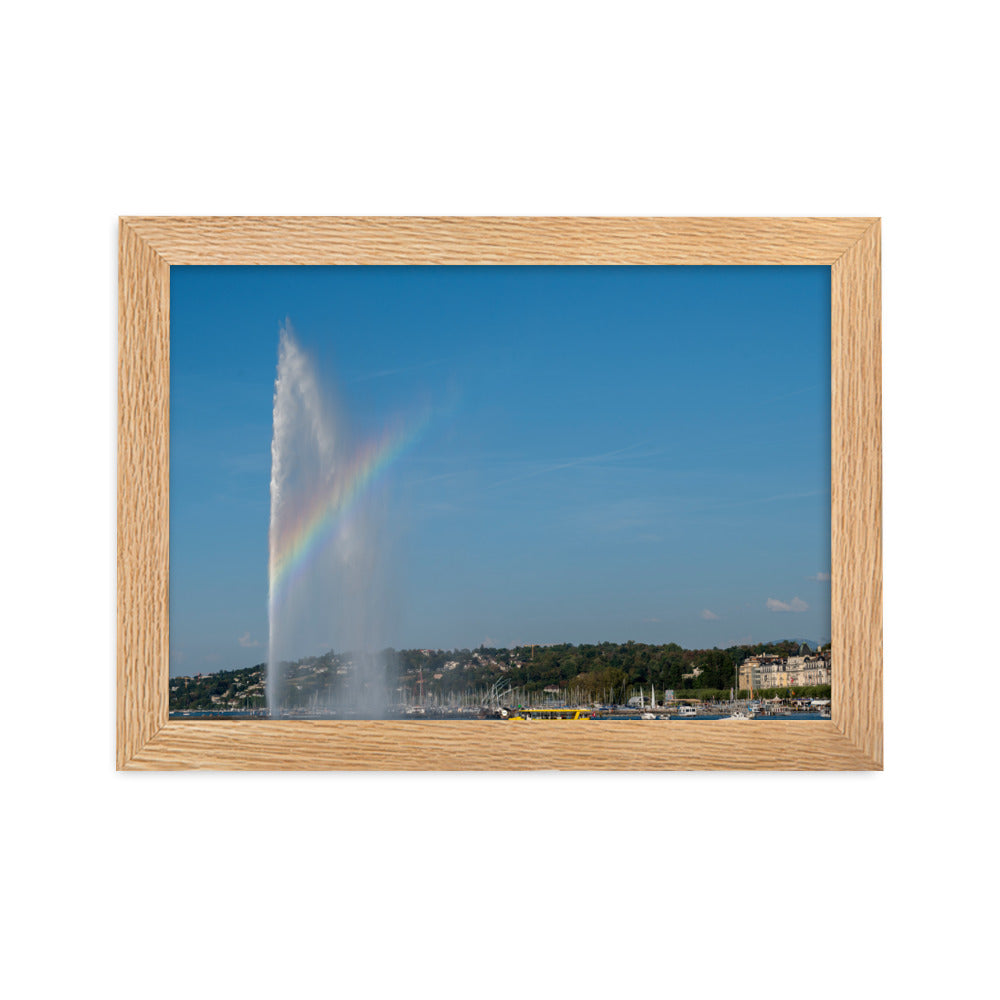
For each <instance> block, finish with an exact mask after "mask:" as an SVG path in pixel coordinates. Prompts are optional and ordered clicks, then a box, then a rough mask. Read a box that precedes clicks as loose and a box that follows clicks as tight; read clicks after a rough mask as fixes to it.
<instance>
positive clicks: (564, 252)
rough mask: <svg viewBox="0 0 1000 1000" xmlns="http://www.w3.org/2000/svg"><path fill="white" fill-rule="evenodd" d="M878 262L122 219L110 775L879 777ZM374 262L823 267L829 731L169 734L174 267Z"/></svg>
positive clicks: (606, 228)
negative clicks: (847, 773)
mask: <svg viewBox="0 0 1000 1000" xmlns="http://www.w3.org/2000/svg"><path fill="white" fill-rule="evenodd" d="M879 253H880V244H879V225H878V220H875V219H622V218H614V219H525V218H519V219H498V218H486V219H473V218H459V219H417V218H404V219H397V218H360V219H345V218H334V219H313V218H285V219H281V218H267V219H252V218H239V219H232V218H199V219H191V218H177V219H170V218H166V219H164V218H127V219H122V220H121V225H120V244H119V338H120V341H119V443H118V643H117V645H118V733H117V736H118V743H117V766H118V767H119V768H120V769H128V770H140V769H141V770H161V769H177V768H223V769H255V770H259V769H344V770H355V769H388V770H413V769H421V770H442V769H443V770H466V769H505V770H521V769H613V770H632V769H639V770H664V769H666V770H678V769H719V768H726V769H748V770H750V769H754V770H756V769H775V770H785V769H789V770H798V769H807V770H811V769H822V770H869V769H880V768H881V766H882V613H881V587H882V564H881V544H882V542H881V364H880V357H881V354H880V351H881V346H880V308H881V300H880V260H879ZM376 263H378V264H404V263H405V264H413V263H424V264H437V263H452V264H457V263H460V264H491V263H494V264H553V263H561V264H582V263H586V264H826V265H831V299H832V329H831V341H832V350H833V365H832V372H833V375H832V379H833V381H832V406H833V410H832V421H831V423H832V462H833V468H832V483H833V495H832V516H833V521H832V548H833V552H832V564H831V569H832V616H833V618H832V635H833V641H834V657H835V671H834V687H833V718H832V721H831V722H830V723H801V722H787V723H780V722H776V723H766V724H765V723H752V722H751V723H739V722H735V723H733V722H725V721H724V722H719V723H709V722H704V723H694V724H688V725H685V724H684V723H678V722H668V723H660V724H656V723H645V724H644V723H599V722H598V723H564V722H554V723H550V722H543V721H535V722H531V723H485V722H477V723H462V722H366V723H360V722H319V721H302V722H293V721H288V722H278V721H274V722H272V721H257V722H254V721H225V720H210V721H206V722H196V721H194V720H169V721H168V709H167V702H168V684H169V676H168V674H169V667H168V662H169V660H168V635H169V620H168V615H169V607H168V584H169V575H168V574H169V568H168V567H169V520H168V517H169V372H170V367H169V365H170V314H169V304H170V303H169V295H170V275H169V269H170V266H171V265H173V264H376Z"/></svg>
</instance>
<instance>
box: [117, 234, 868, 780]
mask: <svg viewBox="0 0 1000 1000" xmlns="http://www.w3.org/2000/svg"><path fill="white" fill-rule="evenodd" d="M880 294H881V292H880V226H879V221H878V220H877V219H869V218H795V219H791V218H752V219H749V218H744V219H739V218H732V219H723V218H706V219H670V218H123V219H121V220H120V247H119V400H118V403H119V424H118V433H119V440H118V609H117V614H118V623H117V627H118V631H117V655H118V664H117V670H118V674H117V699H118V718H117V766H118V768H119V769H126V770H150V769H155V770H161V769H183V768H214V769H240V770H246V769H265V770H278V769H311V770H317V769H326V770H338V769H339V770H347V769H350V770H357V769H383V770H483V769H491V770H525V769H546V770H570V769H573V770H590V769H602V770H678V769H688V770H700V769H739V770H741V769H758V770H759V769H770V770H879V769H881V767H882V607H881V602H882V593H881V587H882V565H881V334H880V308H881V305H880Z"/></svg>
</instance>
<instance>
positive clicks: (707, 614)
mask: <svg viewBox="0 0 1000 1000" xmlns="http://www.w3.org/2000/svg"><path fill="white" fill-rule="evenodd" d="M701 617H702V618H704V619H705V621H707V622H717V621H718V620H719V616H718V615H717V614H716V613H715V612H714V611H709V610H708V608H705V610H704V611H702V613H701Z"/></svg>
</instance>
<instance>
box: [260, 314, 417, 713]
mask: <svg viewBox="0 0 1000 1000" xmlns="http://www.w3.org/2000/svg"><path fill="white" fill-rule="evenodd" d="M399 443H400V436H399V435H392V434H390V435H385V436H384V437H383V438H382V439H381V440H379V441H376V442H374V443H369V444H367V445H364V446H360V447H359V446H357V445H356V444H355V443H354V442H352V441H351V440H350V437H349V434H348V430H347V427H346V424H345V421H344V418H343V415H342V414H341V413H339V412H338V409H337V407H336V406H335V397H334V394H333V393H332V392H331V391H330V390H329V389H327V388H326V387H325V386H324V384H323V383H322V381H321V379H320V377H319V375H318V372H317V369H316V366H315V364H314V362H313V360H312V359H311V358H310V356H309V355H308V354H307V353H306V352H305V351H304V350H303V348H302V346H301V345H300V344H299V342H298V340H297V339H296V337H295V334H294V332H293V331H292V329H291V327H290V326H289V325H288V324H286V325H285V326H284V327H283V328H282V330H281V334H280V341H279V348H278V370H277V378H276V380H275V386H274V415H273V434H272V439H271V522H270V529H269V535H268V543H269V591H268V625H269V634H268V663H267V703H268V708H269V710H270V712H271V714H272V715H273V716H280V715H283V714H286V713H287V712H288V711H289V710H290V709H293V708H296V707H301V706H300V697H299V696H300V692H299V688H298V686H297V685H296V680H295V676H294V662H295V661H296V660H299V659H301V658H303V657H305V656H307V655H310V656H311V655H315V654H317V653H322V652H325V651H327V650H336V651H337V653H338V658H337V659H336V660H333V659H332V658H330V660H329V662H328V663H327V671H328V682H329V683H328V685H327V687H326V688H325V689H324V690H323V692H322V693H321V702H322V703H321V704H320V705H319V707H320V708H322V709H328V710H338V711H340V710H343V711H350V712H352V713H354V714H357V715H362V716H366V717H378V716H380V715H383V714H384V713H385V710H386V707H387V701H388V686H387V680H386V667H387V664H386V658H385V654H384V653H379V652H378V650H380V649H383V648H384V637H385V622H386V596H385V595H386V589H385V587H384V556H385V551H384V544H382V539H383V535H384V533H382V532H380V531H379V528H380V520H381V516H382V515H384V507H383V505H382V503H381V498H380V497H379V495H378V493H377V492H376V491H373V489H372V485H373V482H374V479H375V476H376V473H377V472H378V471H379V470H380V468H382V467H384V465H385V464H386V462H387V461H388V457H391V455H393V454H395V453H397V452H398V450H399ZM310 702H311V704H312V706H313V707H314V708H315V707H316V705H317V699H316V691H315V690H314V691H312V692H311V694H310Z"/></svg>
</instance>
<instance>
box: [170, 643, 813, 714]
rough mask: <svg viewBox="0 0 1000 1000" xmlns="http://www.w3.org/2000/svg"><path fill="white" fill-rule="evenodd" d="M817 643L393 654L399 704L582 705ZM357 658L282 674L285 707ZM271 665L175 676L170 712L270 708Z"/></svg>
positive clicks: (713, 685) (726, 679)
mask: <svg viewBox="0 0 1000 1000" xmlns="http://www.w3.org/2000/svg"><path fill="white" fill-rule="evenodd" d="M803 644H805V645H806V647H807V648H808V649H810V650H815V649H816V647H817V646H818V645H819V644H818V643H817V642H816V641H815V640H811V639H782V640H780V641H778V642H771V643H753V644H748V645H740V646H730V647H729V648H727V649H684V648H682V647H681V646H679V645H677V644H676V643H672V642H671V643H663V644H648V643H642V642H625V643H612V642H604V643H596V644H583V645H579V646H574V645H573V644H572V643H560V644H557V645H552V646H535V647H532V646H519V647H516V648H515V649H504V648H498V649H490V648H487V647H485V646H480V647H479V648H478V649H473V650H470V649H451V650H444V649H403V650H386V651H385V656H386V661H387V663H388V664H389V668H388V677H387V680H388V682H389V689H390V692H392V695H393V697H394V698H395V699H398V700H400V701H406V702H409V703H414V702H416V701H417V700H418V699H419V700H420V702H423V701H424V699H428V700H430V699H440V701H441V703H444V702H445V701H446V700H447V699H454V698H461V697H466V696H468V695H470V694H473V695H474V694H475V693H477V692H478V693H479V694H480V695H485V694H486V693H488V692H489V691H490V690H491V689H492V688H493V687H494V685H496V684H498V683H501V684H504V685H507V686H509V687H510V688H512V689H513V690H515V691H517V692H520V693H522V694H523V695H525V696H528V695H531V694H536V693H538V692H543V691H545V692H551V691H556V692H559V691H562V692H565V694H566V696H567V697H569V696H570V694H571V693H572V695H573V697H575V698H577V699H584V698H590V699H596V700H600V701H608V702H610V701H614V699H615V698H616V697H623V696H624V695H625V694H627V693H629V692H633V691H634V690H635V689H636V688H640V689H643V690H648V689H649V687H650V686H655V688H656V690H658V691H659V690H664V689H667V690H677V691H684V690H688V691H690V690H696V689H697V690H700V691H704V690H715V691H719V692H724V693H725V692H728V691H729V689H730V688H731V686H732V684H733V679H734V675H735V671H736V669H737V667H738V665H739V664H740V663H741V662H742V661H743V660H744V659H745V658H746V657H748V656H750V655H753V654H755V653H770V654H774V655H777V656H782V657H784V656H792V655H795V654H796V653H797V652H798V650H799V647H800V646H801V645H803ZM355 669H356V668H355V665H354V664H353V662H352V660H351V655H350V654H343V653H335V652H333V651H330V652H328V653H324V654H323V655H322V656H313V657H307V658H305V659H302V660H299V661H297V662H296V663H294V664H287V665H285V667H284V668H283V672H282V676H283V684H284V690H283V691H282V703H283V704H285V705H286V706H291V707H302V708H307V707H308V706H310V705H313V704H324V703H330V702H331V701H333V700H335V699H336V697H337V696H338V691H340V690H341V689H343V687H344V686H345V685H347V684H348V683H349V678H350V676H351V674H352V673H353V671H354V670H355ZM265 703H266V696H265V666H264V664H258V665H257V666H255V667H248V668H246V669H243V670H222V671H219V672H218V673H215V674H207V675H204V676H197V677H172V678H171V679H170V710H171V711H175V712H176V711H213V710H214V711H233V710H257V709H263V708H264V706H265Z"/></svg>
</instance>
